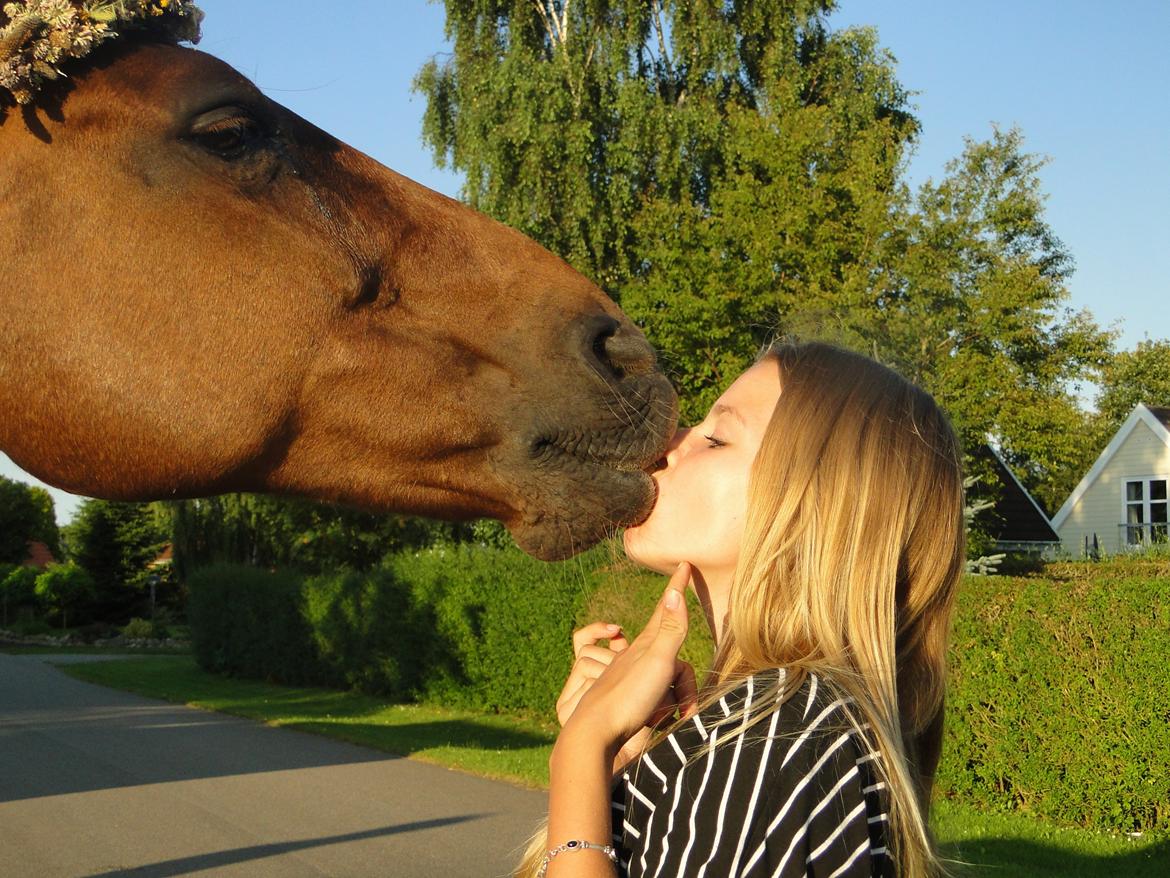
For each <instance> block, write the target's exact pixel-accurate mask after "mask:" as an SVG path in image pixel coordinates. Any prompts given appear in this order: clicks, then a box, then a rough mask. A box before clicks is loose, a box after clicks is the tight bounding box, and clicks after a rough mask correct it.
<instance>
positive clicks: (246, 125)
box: [188, 107, 265, 161]
mask: <svg viewBox="0 0 1170 878" xmlns="http://www.w3.org/2000/svg"><path fill="white" fill-rule="evenodd" d="M188 136H189V137H190V139H191V140H192V141H194V142H195V143H196V144H198V145H199V146H201V147H202V148H203V149H205V150H207V151H208V152H210V153H212V154H213V155H216V156H219V158H221V159H224V160H225V161H234V160H236V159H240V158H243V157H244V156H246V155H248V154H249V153H250V152H252V151H253V150H255V149H256V148H257V147H259V146H260V145H262V144H263V142H264V139H265V132H264V128H263V127H262V126H261V125H260V123H259V122H258V121H256V119H255V118H253V117H252V116H250V115H248V114H247V113H245V112H244V111H243V110H241V109H240V108H238V107H230V108H223V109H220V110H213V111H212V112H210V113H205V114H204V115H203V116H201V117H200V118H199V119H197V120H196V121H195V123H194V124H193V125H192V126H191V131H190V134H189V135H188Z"/></svg>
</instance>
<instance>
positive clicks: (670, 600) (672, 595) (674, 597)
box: [666, 588, 682, 610]
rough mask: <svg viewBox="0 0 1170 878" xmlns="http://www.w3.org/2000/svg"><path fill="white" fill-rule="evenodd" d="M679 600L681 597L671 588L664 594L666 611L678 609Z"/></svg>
mask: <svg viewBox="0 0 1170 878" xmlns="http://www.w3.org/2000/svg"><path fill="white" fill-rule="evenodd" d="M680 600H682V595H681V594H679V593H678V592H677V591H675V590H674V589H673V588H672V589H669V590H668V591H667V592H666V609H668V610H676V609H678V605H679V601H680Z"/></svg>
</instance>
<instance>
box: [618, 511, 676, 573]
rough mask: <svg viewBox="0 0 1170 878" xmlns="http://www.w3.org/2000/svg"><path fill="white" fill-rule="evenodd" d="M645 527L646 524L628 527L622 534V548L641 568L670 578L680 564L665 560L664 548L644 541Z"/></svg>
mask: <svg viewBox="0 0 1170 878" xmlns="http://www.w3.org/2000/svg"><path fill="white" fill-rule="evenodd" d="M643 527H644V523H643V524H641V525H638V526H637V527H628V528H626V530H625V532H624V533H623V534H622V546H623V547H624V548H625V551H626V557H627V558H629V559H630V560H631V561H633V562H634V563H635V564H637V565H639V566H640V567H645V568H646V569H647V570H653V571H654V572H655V573H661V574H663V575H664V576H669V575H670V574H672V573H674V571H675V568H677V567H678V564H679V562H678V561H673V562H672V561H670V560H668V559H667V558H665V557H664V553H663V552H662V548H663V547H662V546H649V545H647V544H646V543H647V541H646V540H645V539H643V536H644V535H643V533H642V528H643Z"/></svg>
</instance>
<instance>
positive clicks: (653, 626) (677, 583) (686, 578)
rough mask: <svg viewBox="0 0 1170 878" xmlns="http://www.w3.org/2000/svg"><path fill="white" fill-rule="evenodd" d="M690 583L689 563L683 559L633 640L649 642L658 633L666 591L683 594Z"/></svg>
mask: <svg viewBox="0 0 1170 878" xmlns="http://www.w3.org/2000/svg"><path fill="white" fill-rule="evenodd" d="M690 583H691V565H690V563H689V562H687V561H683V562H682V563H681V564H679V565H678V567H677V568H675V571H674V573H672V574H671V576H670V581H669V582H668V583H667V586H666V591H663V592H662V597H660V598H659V599H658V603H657V604H655V605H654V612H653V613H652V614H651V615H650V619H649V621H647V622H646V627H645V628H643V629H642V632H641V633H640V634H639V635H638V636H637V637H636V638H634V642H635V643H637V642H639V641H642V642H643V643H644V644H645V643H649V642H650V641H651V640H653V639H654V638H655V636H656V635H657V634H658V629H659V627H660V626H661V625H662V611H663V603H662V602H663V601H664V600H665V599H666V593H667V592H668V591H671V590H672V589H673V590H674V591H677V592H680V593H681V594H683V595H685V594H686V593H687V586H688V585H690Z"/></svg>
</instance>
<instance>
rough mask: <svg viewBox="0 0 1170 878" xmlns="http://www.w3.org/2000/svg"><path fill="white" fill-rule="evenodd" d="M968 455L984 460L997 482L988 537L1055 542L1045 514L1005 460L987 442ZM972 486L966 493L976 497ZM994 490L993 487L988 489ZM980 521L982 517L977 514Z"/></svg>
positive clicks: (1002, 540)
mask: <svg viewBox="0 0 1170 878" xmlns="http://www.w3.org/2000/svg"><path fill="white" fill-rule="evenodd" d="M972 457H974V458H976V459H977V460H982V461H986V462H987V463H988V464H989V465H990V466H991V469H992V471H993V472H994V473H995V475H996V478H997V480H998V481H999V485H1000V489H999V491H997V492H995V496H994V498H993V499H994V501H995V506H994V507H993V508H992V512H993V513H994V515H992V516H990V517H991V518H992V519H993V520H992V521H989V522H987V524H988V530H989V531H990V533H989V534H988V536H991V537H994V538H995V540H996V542H997V543H1000V544H1005V545H1006V544H1011V543H1059V542H1060V537H1059V536H1058V535H1057V533H1056V531H1055V530H1053V529H1052V523H1051V522H1050V521H1049V520H1048V513H1047V512H1045V511H1044V509H1043V507H1041V505H1040V504H1039V503H1038V502H1036V498H1034V497H1033V496H1032V495H1031V493H1029V491H1028V489H1027V488H1025V487H1024V486H1023V485H1022V484H1021V483H1020V480H1019V479H1018V478H1016V474H1015V473H1014V472H1012V468H1011V467H1010V466H1008V465H1007V461H1005V460H1004V459H1003V457H1001V456H1000V453H999V452H998V451H996V450H995V448H994V447H992V446H991V445H982V446H980V447H979V448H977V449H975V450H974V451H973V453H972ZM979 488H980V486H979V485H976V486H975V487H974V488H973V489H972V490H971V491H970V492H969V493H970V494H971V495H972V496H973V497H975V498H978V497H979V495H980V493H984V492H981V491H980V490H979ZM992 491H994V488H992ZM981 520H983V519H982V517H981Z"/></svg>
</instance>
